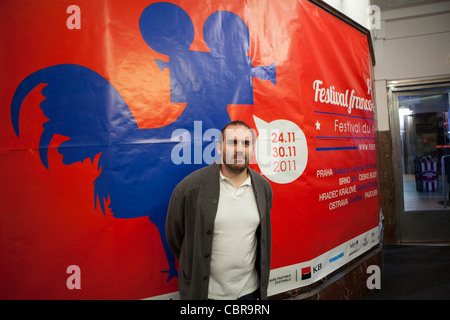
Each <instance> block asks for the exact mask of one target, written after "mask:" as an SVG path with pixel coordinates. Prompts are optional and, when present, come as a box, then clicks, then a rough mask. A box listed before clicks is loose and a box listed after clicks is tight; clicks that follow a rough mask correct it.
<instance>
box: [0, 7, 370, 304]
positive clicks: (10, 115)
mask: <svg viewBox="0 0 450 320" xmlns="http://www.w3.org/2000/svg"><path fill="white" fill-rule="evenodd" d="M0 12H1V16H2V21H3V23H2V26H1V27H0V28H1V37H0V39H1V40H0V41H1V46H2V50H0V55H1V60H0V61H1V63H0V68H1V74H2V75H4V76H3V77H2V79H1V80H0V81H1V85H0V90H1V94H0V99H1V109H0V110H1V116H0V128H1V135H0V174H1V186H0V197H1V202H0V225H1V228H0V241H1V242H0V248H1V250H0V255H1V257H0V298H2V299H142V298H149V297H176V294H175V295H172V293H174V292H176V291H177V278H176V269H177V262H176V261H175V259H174V257H173V255H172V254H171V253H170V250H168V248H167V244H166V241H165V234H164V221H165V214H166V209H167V204H168V199H169V197H170V193H171V191H172V190H173V187H174V186H175V185H176V184H177V183H178V182H179V181H180V180H181V179H182V178H183V177H184V176H185V175H187V174H188V173H189V172H191V171H192V170H195V169H197V168H199V167H201V166H204V165H207V164H209V163H211V161H213V160H214V159H215V158H214V157H215V155H214V150H213V149H214V148H213V147H214V146H215V142H211V137H213V136H214V134H215V133H216V132H217V130H221V129H222V127H223V126H224V124H226V123H227V122H229V121H231V120H236V119H240V120H244V121H246V122H247V123H248V124H249V125H250V126H252V127H253V128H255V129H256V132H257V134H258V138H257V141H256V155H255V158H254V161H253V163H252V165H251V166H252V167H253V168H254V169H256V170H258V171H259V172H261V173H262V174H263V175H264V176H266V178H267V179H268V180H269V181H270V182H271V185H272V188H273V192H274V203H273V210H272V236H273V238H272V248H273V249H272V265H271V269H272V271H271V279H270V286H269V294H270V295H275V294H277V293H281V292H284V291H287V290H291V289H294V288H298V287H302V286H306V285H309V284H311V283H313V282H315V281H318V280H319V279H321V278H323V277H325V276H326V275H328V274H329V273H331V272H333V271H335V270H337V269H338V268H339V267H340V266H342V265H344V264H345V263H347V262H348V261H350V260H352V259H354V258H355V257H357V256H359V255H360V254H362V253H364V252H366V251H367V250H369V249H370V248H372V247H373V246H375V245H376V244H377V243H378V242H379V240H378V222H379V219H378V196H377V190H378V189H377V159H376V140H375V139H376V136H375V128H376V125H375V118H374V102H373V101H374V100H373V92H372V79H373V75H372V61H371V55H370V50H369V46H368V43H367V37H366V35H365V34H363V33H361V32H360V31H358V30H356V29H354V28H353V27H351V26H349V25H347V24H346V23H344V22H343V21H341V20H339V19H338V18H336V17H335V16H333V15H331V14H330V13H328V12H326V11H324V10H323V9H321V8H319V7H317V6H316V5H314V4H313V3H311V2H309V1H306V0H284V1H277V0H273V1H269V0H268V1H259V0H248V1H208V2H203V1H201V2H199V1H196V0H179V1H171V2H170V3H168V2H157V1H149V0H139V1H132V2H124V1H111V0H108V1H106V0H104V1H87V0H84V1H83V0H80V1H76V3H74V4H68V3H67V2H64V1H55V0H41V1H37V2H36V1H35V2H33V3H31V2H29V1H25V0H18V1H10V2H2V3H1V4H0ZM199 141H200V142H199Z"/></svg>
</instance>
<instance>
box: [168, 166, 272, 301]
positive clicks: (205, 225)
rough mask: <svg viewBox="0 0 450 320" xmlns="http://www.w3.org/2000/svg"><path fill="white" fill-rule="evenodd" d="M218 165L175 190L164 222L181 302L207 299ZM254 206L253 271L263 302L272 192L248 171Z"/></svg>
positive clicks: (250, 170) (198, 174)
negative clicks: (255, 240)
mask: <svg viewBox="0 0 450 320" xmlns="http://www.w3.org/2000/svg"><path fill="white" fill-rule="evenodd" d="M219 170H220V165H218V164H216V163H214V164H212V165H210V166H208V167H205V168H202V169H200V170H197V171H195V172H193V173H191V174H190V175H189V176H187V177H186V178H184V179H183V180H182V181H181V182H180V183H179V184H178V185H177V186H176V188H175V190H174V191H173V194H172V198H171V199H170V203H169V209H168V212H167V220H166V237H167V242H168V244H169V247H170V249H171V250H172V252H173V254H174V255H175V257H176V258H177V259H178V261H179V267H178V289H179V292H180V298H181V299H193V300H201V299H207V298H208V284H209V271H210V258H211V251H212V240H213V233H214V220H215V218H216V213H217V204H218V202H219V194H220V182H219ZM249 173H250V177H251V180H252V187H253V191H254V193H255V198H256V203H257V206H258V211H259V216H260V225H259V228H258V231H257V236H258V249H257V250H258V251H257V259H256V268H257V270H258V274H259V287H260V294H261V299H267V286H268V283H269V271H270V254H271V252H270V250H271V226H270V210H271V208H272V189H271V187H270V184H269V182H268V181H267V180H266V179H265V178H264V177H263V176H261V175H260V174H259V173H257V172H256V171H254V170H252V169H250V168H249Z"/></svg>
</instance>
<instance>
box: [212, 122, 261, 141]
mask: <svg viewBox="0 0 450 320" xmlns="http://www.w3.org/2000/svg"><path fill="white" fill-rule="evenodd" d="M229 126H243V127H246V128H247V129H248V130H250V132H251V133H252V144H255V133H254V130H253V129H252V128H251V127H250V126H249V125H248V124H247V123H245V122H244V121H242V120H234V121H231V122H230V123H229V124H227V125H226V126H225V127H223V129H222V131H221V132H220V133H221V135H220V140H219V142H220V144H222V143H223V136H224V133H225V130H226V129H227V128H228V127H229Z"/></svg>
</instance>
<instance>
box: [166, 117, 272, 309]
mask: <svg viewBox="0 0 450 320" xmlns="http://www.w3.org/2000/svg"><path fill="white" fill-rule="evenodd" d="M254 140H255V138H254V135H253V131H252V130H251V129H250V127H249V126H248V125H247V124H246V123H245V122H243V121H234V122H231V123H230V124H228V125H227V126H225V128H224V129H223V130H222V135H221V141H220V143H218V144H217V152H218V154H219V155H220V160H221V161H219V163H217V162H216V163H213V164H212V165H210V166H208V167H205V168H202V169H200V170H197V171H195V172H193V173H191V174H190V175H189V176H187V177H186V178H185V179H183V181H181V182H180V183H179V184H178V185H177V187H176V188H175V190H174V191H173V194H172V198H171V200H170V203H169V209H168V212H167V220H166V237H167V242H168V244H169V247H170V249H171V250H172V252H173V253H174V255H175V257H176V258H177V259H178V260H179V268H178V287H179V292H180V298H181V299H241V300H243V299H257V298H260V299H267V286H268V282H269V270H270V253H271V252H270V250H271V226H270V210H271V207H272V189H271V187H270V184H269V182H268V181H267V180H266V179H265V178H264V177H262V176H261V175H260V174H259V173H257V172H256V171H254V170H252V169H250V168H249V167H248V165H249V163H250V159H251V158H252V155H253V152H254V142H255V141H254Z"/></svg>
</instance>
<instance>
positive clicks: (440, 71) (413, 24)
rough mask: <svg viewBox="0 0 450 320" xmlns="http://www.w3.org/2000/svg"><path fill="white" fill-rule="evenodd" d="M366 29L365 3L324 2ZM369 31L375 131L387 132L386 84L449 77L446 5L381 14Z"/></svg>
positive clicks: (449, 38) (448, 3) (361, 0)
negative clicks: (373, 79)
mask: <svg viewBox="0 0 450 320" xmlns="http://www.w3.org/2000/svg"><path fill="white" fill-rule="evenodd" d="M325 2H327V3H328V4H330V5H331V6H333V7H335V8H336V9H338V10H339V11H341V12H343V13H344V14H346V15H347V16H349V17H350V18H352V19H353V20H355V21H357V22H358V23H360V24H361V25H363V26H365V27H366V28H370V26H368V25H367V22H368V13H367V11H368V7H369V6H370V5H371V2H372V1H368V0H325ZM380 13H381V15H380V16H381V21H380V29H372V30H371V32H372V38H373V45H374V51H375V59H376V65H375V68H374V74H375V92H376V104H377V118H378V130H380V131H386V130H389V118H388V104H387V96H386V82H387V81H390V80H404V79H414V78H430V79H431V78H438V77H442V76H447V75H448V76H449V77H450V1H446V2H440V3H431V4H427V5H421V6H414V7H409V8H403V9H395V10H381V12H380Z"/></svg>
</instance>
